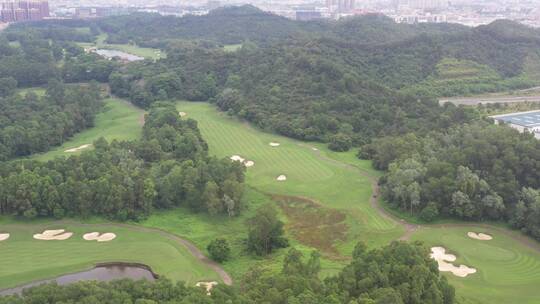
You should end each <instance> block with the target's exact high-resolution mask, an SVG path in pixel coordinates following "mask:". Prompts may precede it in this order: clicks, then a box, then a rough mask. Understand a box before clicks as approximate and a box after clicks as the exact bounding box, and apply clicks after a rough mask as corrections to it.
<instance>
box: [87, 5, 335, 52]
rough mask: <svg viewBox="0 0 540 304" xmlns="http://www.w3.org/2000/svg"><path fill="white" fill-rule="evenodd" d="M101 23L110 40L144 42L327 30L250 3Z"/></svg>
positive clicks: (232, 40)
mask: <svg viewBox="0 0 540 304" xmlns="http://www.w3.org/2000/svg"><path fill="white" fill-rule="evenodd" d="M98 25H99V28H100V29H101V30H103V31H104V32H106V33H107V34H108V35H109V38H108V42H110V43H127V42H129V41H135V42H137V43H138V44H141V45H156V44H162V43H163V41H164V40H166V39H201V40H210V41H216V42H219V43H222V44H238V43H242V42H244V41H256V42H260V43H269V42H272V41H277V40H282V39H286V38H290V37H293V36H297V35H299V34H301V35H305V34H307V33H308V32H318V31H321V30H324V27H323V26H322V25H318V24H315V23H309V24H307V23H306V24H303V23H298V22H295V21H292V20H290V19H287V18H284V17H280V16H277V15H274V14H270V13H266V12H263V11H261V10H259V9H257V8H255V7H253V6H250V5H245V6H242V7H225V8H219V9H216V10H213V11H211V12H210V13H209V14H208V15H204V16H191V15H189V16H185V17H183V18H176V17H172V16H168V17H163V16H160V15H158V14H146V13H139V14H132V15H127V16H115V17H110V18H105V19H102V20H99V21H98Z"/></svg>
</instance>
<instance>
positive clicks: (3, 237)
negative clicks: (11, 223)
mask: <svg viewBox="0 0 540 304" xmlns="http://www.w3.org/2000/svg"><path fill="white" fill-rule="evenodd" d="M7 239H9V233H0V242H1V241H5V240H7Z"/></svg>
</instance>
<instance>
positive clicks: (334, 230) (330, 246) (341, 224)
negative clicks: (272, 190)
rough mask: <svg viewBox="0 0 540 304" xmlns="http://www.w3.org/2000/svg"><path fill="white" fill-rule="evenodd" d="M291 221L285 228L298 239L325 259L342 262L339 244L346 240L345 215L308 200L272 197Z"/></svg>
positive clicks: (279, 196)
mask: <svg viewBox="0 0 540 304" xmlns="http://www.w3.org/2000/svg"><path fill="white" fill-rule="evenodd" d="M272 198H273V199H274V200H275V201H276V202H278V204H279V207H280V208H281V210H283V213H284V214H285V215H286V216H287V218H288V219H289V221H288V223H287V224H286V225H285V229H287V231H288V232H289V233H291V234H292V235H293V236H294V238H295V239H296V240H298V241H299V242H300V243H302V244H305V245H307V246H311V247H314V248H316V249H318V250H319V251H321V254H323V255H324V256H325V257H328V258H331V259H335V260H341V259H345V257H343V256H341V255H340V254H339V251H338V250H337V248H336V243H337V242H339V241H345V240H346V239H347V230H348V227H347V224H346V223H345V220H346V218H347V216H346V214H345V213H343V212H341V211H338V210H335V209H330V208H325V207H324V206H321V205H320V204H318V203H317V202H314V201H312V200H310V199H307V198H302V197H294V196H285V195H272Z"/></svg>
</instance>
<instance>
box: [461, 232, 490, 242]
mask: <svg viewBox="0 0 540 304" xmlns="http://www.w3.org/2000/svg"><path fill="white" fill-rule="evenodd" d="M467 235H468V236H469V237H470V238H471V239H475V240H480V241H489V240H492V239H493V237H492V236H491V235H489V234H485V233H476V232H470V231H469V232H467Z"/></svg>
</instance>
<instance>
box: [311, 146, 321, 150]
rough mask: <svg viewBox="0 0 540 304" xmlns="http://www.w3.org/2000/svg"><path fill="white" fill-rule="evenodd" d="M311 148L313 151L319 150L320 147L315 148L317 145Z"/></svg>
mask: <svg viewBox="0 0 540 304" xmlns="http://www.w3.org/2000/svg"><path fill="white" fill-rule="evenodd" d="M311 150H313V151H319V149H317V148H315V147H311Z"/></svg>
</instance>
